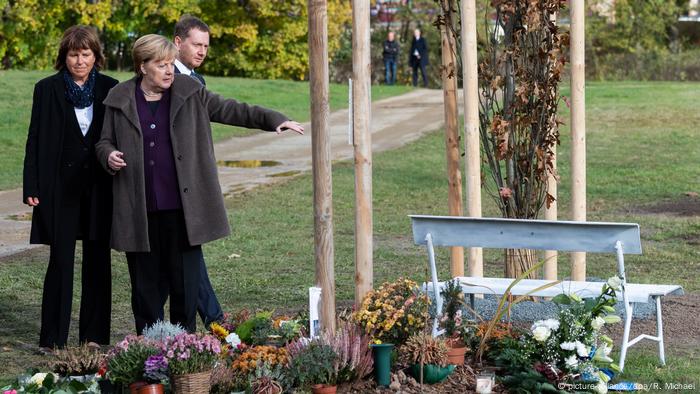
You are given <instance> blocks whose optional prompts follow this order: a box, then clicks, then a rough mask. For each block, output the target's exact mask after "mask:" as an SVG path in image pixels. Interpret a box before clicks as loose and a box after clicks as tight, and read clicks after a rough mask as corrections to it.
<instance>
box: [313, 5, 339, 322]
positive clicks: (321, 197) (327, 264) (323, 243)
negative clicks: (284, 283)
mask: <svg viewBox="0 0 700 394" xmlns="http://www.w3.org/2000/svg"><path fill="white" fill-rule="evenodd" d="M308 6H309V80H310V85H309V86H310V89H311V149H312V159H311V160H312V165H313V177H314V257H315V262H316V286H318V287H320V288H321V289H322V290H321V310H320V315H321V316H320V317H321V329H323V330H326V331H330V332H334V331H335V272H334V267H333V189H332V184H333V183H332V179H331V138H330V125H329V121H328V117H329V113H330V109H329V104H328V95H329V87H328V79H329V74H328V9H327V3H326V0H309V3H308Z"/></svg>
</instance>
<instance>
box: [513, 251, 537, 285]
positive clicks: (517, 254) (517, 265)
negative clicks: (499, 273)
mask: <svg viewBox="0 0 700 394" xmlns="http://www.w3.org/2000/svg"><path fill="white" fill-rule="evenodd" d="M505 260H506V269H505V271H506V272H505V277H506V278H518V277H520V276H521V275H522V274H523V272H525V271H527V270H529V269H530V268H531V267H532V266H533V265H535V264H537V251H535V250H532V249H506V250H505ZM524 279H538V275H537V271H533V272H531V273H530V275H528V276H527V277H525V278H524Z"/></svg>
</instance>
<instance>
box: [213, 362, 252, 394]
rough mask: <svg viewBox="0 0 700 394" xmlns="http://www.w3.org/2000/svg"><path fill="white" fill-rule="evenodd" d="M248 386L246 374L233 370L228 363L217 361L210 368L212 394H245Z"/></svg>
mask: <svg viewBox="0 0 700 394" xmlns="http://www.w3.org/2000/svg"><path fill="white" fill-rule="evenodd" d="M248 386H249V383H248V376H247V375H244V374H242V373H240V372H237V371H234V370H233V368H231V366H230V364H227V363H217V365H216V366H215V367H214V369H213V370H212V374H211V390H210V393H212V394H245V393H246V390H247V389H248Z"/></svg>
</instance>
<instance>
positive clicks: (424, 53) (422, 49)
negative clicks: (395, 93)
mask: <svg viewBox="0 0 700 394" xmlns="http://www.w3.org/2000/svg"><path fill="white" fill-rule="evenodd" d="M408 64H409V65H410V66H411V68H413V86H418V69H419V68H420V73H421V75H422V76H423V87H428V77H427V74H426V71H425V68H426V67H427V66H428V45H427V44H426V43H425V38H423V37H421V31H420V29H416V30H414V31H413V42H412V43H411V52H410V55H409V57H408Z"/></svg>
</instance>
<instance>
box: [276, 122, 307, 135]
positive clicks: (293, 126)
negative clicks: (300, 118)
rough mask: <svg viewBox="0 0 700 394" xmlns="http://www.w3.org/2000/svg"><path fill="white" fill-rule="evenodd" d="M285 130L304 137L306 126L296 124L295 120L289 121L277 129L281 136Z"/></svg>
mask: <svg viewBox="0 0 700 394" xmlns="http://www.w3.org/2000/svg"><path fill="white" fill-rule="evenodd" d="M285 130H293V131H296V132H297V133H299V134H301V135H304V126H302V125H301V123H299V122H295V121H293V120H288V121H286V122H284V123H282V124H281V125H279V126H277V128H276V129H275V131H276V132H277V134H279V133H281V132H283V131H285Z"/></svg>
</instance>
